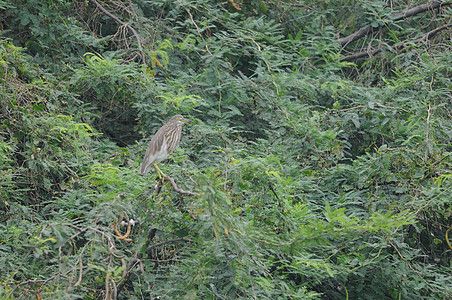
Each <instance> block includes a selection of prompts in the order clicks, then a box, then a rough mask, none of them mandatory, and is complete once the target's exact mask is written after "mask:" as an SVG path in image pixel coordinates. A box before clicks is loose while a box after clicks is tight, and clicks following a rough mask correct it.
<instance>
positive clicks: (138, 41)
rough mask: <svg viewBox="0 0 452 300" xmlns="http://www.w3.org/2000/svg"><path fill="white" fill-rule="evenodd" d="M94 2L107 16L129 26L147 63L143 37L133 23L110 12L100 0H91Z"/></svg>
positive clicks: (144, 61)
mask: <svg viewBox="0 0 452 300" xmlns="http://www.w3.org/2000/svg"><path fill="white" fill-rule="evenodd" d="M90 1H91V2H92V3H94V4H95V5H96V6H97V8H98V9H100V10H101V11H102V12H103V13H104V14H106V15H107V16H109V17H110V18H112V19H113V20H114V21H115V22H116V23H118V24H120V25H121V26H124V27H125V28H128V29H129V30H130V31H131V32H132V34H133V35H134V37H135V39H136V41H137V44H138V49H139V51H140V54H141V59H142V60H143V63H144V64H146V57H145V55H144V52H143V46H142V44H141V38H140V36H139V35H138V33H137V31H136V30H135V28H133V27H132V25H130V24H129V23H126V22H124V21H122V20H121V19H119V18H118V17H117V16H115V15H114V14H112V13H111V12H109V11H108V10H107V9H106V8H105V7H103V6H102V5H101V4H100V3H99V2H97V1H96V0H90Z"/></svg>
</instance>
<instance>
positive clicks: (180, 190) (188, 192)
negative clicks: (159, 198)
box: [155, 176, 200, 196]
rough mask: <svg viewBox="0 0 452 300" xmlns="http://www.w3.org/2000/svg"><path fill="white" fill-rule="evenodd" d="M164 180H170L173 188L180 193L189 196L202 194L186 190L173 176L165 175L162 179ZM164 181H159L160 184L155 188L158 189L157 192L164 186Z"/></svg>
mask: <svg viewBox="0 0 452 300" xmlns="http://www.w3.org/2000/svg"><path fill="white" fill-rule="evenodd" d="M162 181H163V182H164V181H167V182H169V183H170V184H171V186H172V187H173V189H174V190H175V191H176V192H178V193H179V194H182V195H187V196H199V195H200V194H199V193H196V192H191V191H185V190H183V189H181V188H179V187H178V186H177V184H176V182H175V181H174V178H171V177H169V176H165V177H163V180H162ZM162 181H159V184H158V185H157V187H156V188H155V190H156V191H157V194H158V193H159V192H160V189H161V188H162Z"/></svg>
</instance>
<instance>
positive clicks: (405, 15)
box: [337, 1, 452, 47]
mask: <svg viewBox="0 0 452 300" xmlns="http://www.w3.org/2000/svg"><path fill="white" fill-rule="evenodd" d="M448 5H452V2H448V1H432V2H430V3H427V4H422V5H419V6H416V7H413V8H409V9H407V10H404V11H402V12H400V13H396V14H394V15H393V16H392V18H391V20H392V21H398V20H401V19H403V18H408V17H412V16H414V15H417V14H419V13H422V12H425V11H428V10H433V9H435V8H438V7H443V6H448ZM381 27H382V26H378V27H372V26H370V25H369V26H366V27H363V28H361V29H359V30H358V31H356V32H354V33H352V34H350V35H349V36H346V37H344V38H341V39H338V40H337V41H338V42H339V44H340V45H341V46H342V47H344V46H346V45H348V44H350V43H351V42H354V41H356V40H359V39H360V38H362V37H363V36H365V35H367V34H369V33H372V32H374V31H375V30H376V29H379V28H381Z"/></svg>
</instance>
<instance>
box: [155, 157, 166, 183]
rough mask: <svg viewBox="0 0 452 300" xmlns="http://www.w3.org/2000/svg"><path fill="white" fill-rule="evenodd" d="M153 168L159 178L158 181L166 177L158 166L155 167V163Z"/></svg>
mask: <svg viewBox="0 0 452 300" xmlns="http://www.w3.org/2000/svg"><path fill="white" fill-rule="evenodd" d="M154 168H155V170H156V171H157V175H158V176H159V178H160V180H162V183H163V180H164V178H165V177H166V175H165V173H163V172H162V170H160V168H159V166H157V161H155V162H154Z"/></svg>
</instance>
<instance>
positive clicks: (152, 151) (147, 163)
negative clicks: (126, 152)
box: [140, 126, 165, 175]
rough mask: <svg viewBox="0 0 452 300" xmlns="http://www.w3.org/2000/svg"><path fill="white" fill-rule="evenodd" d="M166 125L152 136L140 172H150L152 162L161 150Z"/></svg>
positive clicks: (142, 173)
mask: <svg viewBox="0 0 452 300" xmlns="http://www.w3.org/2000/svg"><path fill="white" fill-rule="evenodd" d="M164 127H165V126H163V127H162V128H160V129H159V130H158V131H157V133H156V134H155V135H154V136H153V137H152V139H151V141H150V142H149V144H148V148H147V149H146V154H145V155H144V159H143V162H142V163H141V168H140V174H141V175H144V174H146V173H147V172H149V169H150V168H151V166H152V164H153V163H154V161H155V160H156V156H157V154H158V153H159V152H160V148H161V146H162V145H163V139H164V136H165V135H164V131H165V130H164Z"/></svg>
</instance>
